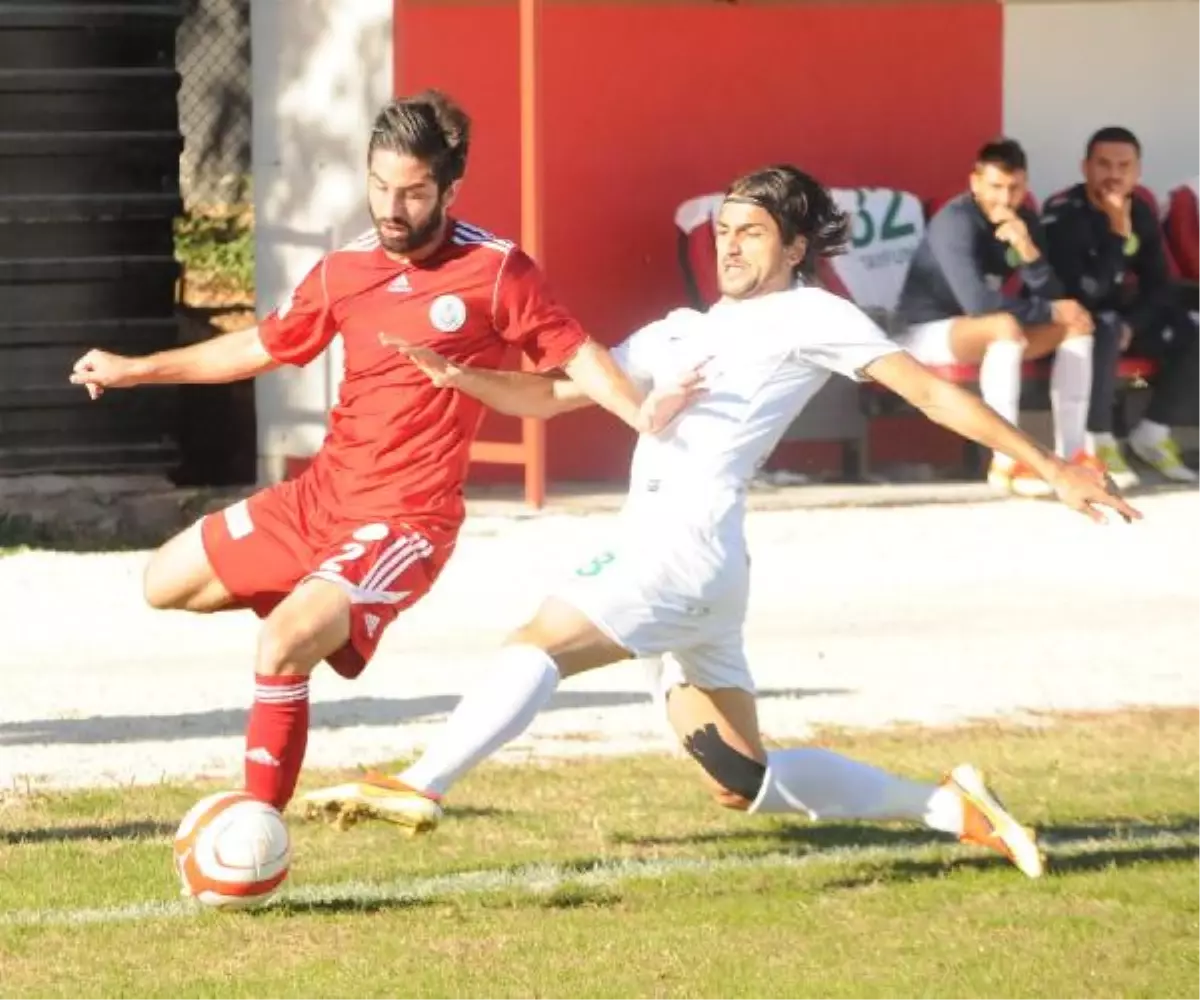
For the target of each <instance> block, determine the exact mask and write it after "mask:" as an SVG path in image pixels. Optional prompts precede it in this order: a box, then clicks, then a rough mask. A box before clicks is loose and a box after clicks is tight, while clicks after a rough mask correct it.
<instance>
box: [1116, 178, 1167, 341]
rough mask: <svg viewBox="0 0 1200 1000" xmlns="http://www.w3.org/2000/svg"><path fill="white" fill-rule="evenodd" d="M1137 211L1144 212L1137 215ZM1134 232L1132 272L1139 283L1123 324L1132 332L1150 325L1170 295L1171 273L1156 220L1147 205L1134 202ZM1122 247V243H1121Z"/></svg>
mask: <svg viewBox="0 0 1200 1000" xmlns="http://www.w3.org/2000/svg"><path fill="white" fill-rule="evenodd" d="M1139 208H1145V209H1146V210H1145V211H1144V212H1139V211H1138V209H1139ZM1133 221H1134V226H1133V231H1134V233H1136V234H1137V238H1138V242H1139V243H1140V247H1139V250H1138V255H1137V258H1136V260H1135V262H1134V266H1133V270H1134V273H1135V274H1136V275H1137V279H1138V290H1137V302H1136V303H1135V304H1134V306H1133V308H1132V309H1130V310H1129V312H1128V313H1127V314H1126V317H1125V319H1126V322H1127V323H1128V324H1129V325H1130V326H1131V327H1133V329H1135V330H1140V329H1143V328H1144V327H1145V326H1146V325H1148V324H1149V322H1150V318H1151V316H1152V314H1153V313H1154V312H1155V311H1156V310H1157V309H1158V308H1159V307H1160V306H1161V304H1162V302H1163V300H1164V299H1166V298H1169V297H1170V295H1171V272H1170V271H1169V270H1168V269H1167V255H1166V250H1165V248H1164V245H1163V239H1164V237H1163V233H1162V230H1161V229H1160V228H1159V226H1158V219H1157V218H1156V217H1155V214H1154V212H1153V210H1151V209H1150V207H1149V206H1148V205H1142V204H1141V203H1140V202H1138V201H1137V199H1136V198H1135V199H1134V212H1133ZM1122 245H1124V241H1122Z"/></svg>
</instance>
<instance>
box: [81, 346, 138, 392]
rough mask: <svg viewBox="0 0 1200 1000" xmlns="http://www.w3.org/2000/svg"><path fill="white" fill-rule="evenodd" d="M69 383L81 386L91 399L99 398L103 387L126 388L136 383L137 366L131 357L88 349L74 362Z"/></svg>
mask: <svg viewBox="0 0 1200 1000" xmlns="http://www.w3.org/2000/svg"><path fill="white" fill-rule="evenodd" d="M71 384H72V385H81V386H83V387H84V388H85V389H87V392H88V395H89V396H91V397H92V399H99V398H100V397H101V396H102V395H103V394H104V390H105V389H128V388H130V387H131V386H135V385H137V384H138V378H137V366H136V364H135V362H134V359H133V358H126V357H123V356H121V355H120V354H109V353H108V351H95V350H93V351H88V352H87V354H85V355H84V356H83V357H82V358H80V359H79V360H78V361H76V362H75V367H74V368H73V369H72V370H71Z"/></svg>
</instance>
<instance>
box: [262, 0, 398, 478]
mask: <svg viewBox="0 0 1200 1000" xmlns="http://www.w3.org/2000/svg"><path fill="white" fill-rule="evenodd" d="M392 3H393V0H254V2H253V3H252V4H251V5H250V20H251V24H250V28H251V44H252V50H253V58H252V60H251V62H252V68H253V73H252V83H253V102H254V103H253V107H254V127H253V156H252V158H253V168H254V207H255V213H256V219H255V226H256V228H255V267H256V274H255V281H256V284H257V289H258V296H257V298H258V315H259V317H260V318H261V317H262V316H264V315H266V314H267V313H268V312H269V311H270V310H271V309H273V308H274V307H275V305H276V304H278V303H279V302H280V301H281V300H282V299H283V297H284V295H286V294H287V292H288V291H289V290H290V289H291V288H292V286H294V285H295V284H296V283H297V282H298V281H299V280H300V279H301V278H302V277H303V276H304V274H305V272H306V271H307V270H308V269H309V268H310V267H311V266H312V265H313V264H314V263H315V262H316V261H317V260H318V259H319V258H320V256H321V254H322V253H324V252H325V251H326V250H329V249H331V248H333V247H336V246H339V245H341V244H342V243H345V242H346V241H347V240H349V239H351V238H353V237H354V236H355V235H357V234H358V233H359V232H362V231H363V230H365V229H366V228H367V227H368V226H369V225H370V221H369V217H368V215H367V212H366V148H367V140H368V138H369V133H370V127H371V121H372V119H373V118H374V116H375V112H376V111H378V109H379V108H380V107H381V106H382V105H383V104H384V103H385V102H386V101H388V100H389V99H390V98H391V96H392ZM340 346H341V345H340V341H336V342H335V346H334V347H333V348H332V349H331V350H329V351H327V352H326V353H325V354H324V355H323V356H322V357H320V358H318V359H317V360H316V361H314V362H313V363H312V364H311V365H309V366H308V367H307V368H306V369H304V370H302V371H301V370H297V369H294V368H285V369H283V370H281V371H278V372H274V373H271V374H270V375H267V376H264V377H263V378H260V379H259V380H258V383H257V386H256V396H255V401H256V404H257V411H258V453H259V473H260V478H262V479H264V480H266V481H276V480H278V479H280V478H282V475H283V463H284V459H285V457H286V456H288V455H312V454H314V453H315V452H316V451H317V449H318V448H319V447H320V445H321V441H322V440H323V439H324V436H325V426H326V415H327V412H328V410H329V407H330V406H331V405H332V404H333V402H334V400H335V399H336V395H337V386H338V383H339V382H340V380H341V373H342V360H341V351H340Z"/></svg>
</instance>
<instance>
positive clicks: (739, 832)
mask: <svg viewBox="0 0 1200 1000" xmlns="http://www.w3.org/2000/svg"><path fill="white" fill-rule="evenodd" d="M1046 721H1047V724H1046V725H1043V726H1038V727H1034V728H1020V727H1013V726H1002V725H999V724H986V725H978V726H974V727H970V728H963V729H953V730H940V731H938V730H894V731H889V732H884V733H866V734H862V733H841V732H838V733H831V734H829V735H828V736H827V738H826V739H825V740H824V742H825V743H827V745H829V746H832V747H834V748H836V749H839V750H841V751H843V752H846V753H851V754H854V755H856V756H858V757H861V758H863V759H867V760H871V761H873V762H876V763H880V764H885V765H887V766H889V767H891V768H893V769H895V770H897V771H900V772H902V773H908V774H913V775H930V774H937V773H940V772H941V771H942V770H943V769H945V768H946V767H948V766H950V765H952V764H954V763H957V762H959V761H960V760H972V761H974V762H975V763H978V764H979V765H980V766H982V767H983V768H984V769H985V770H986V771H987V773H988V774H989V776H990V777H991V778H992V780H993V782H994V783H995V785H996V787H997V789H998V790H999V791H1000V793H1001V794H1002V795H1003V796H1004V797H1005V799H1006V801H1007V802H1008V804H1009V806H1010V807H1011V808H1013V810H1014V811H1015V812H1017V813H1018V815H1020V816H1021V817H1022V818H1023V819H1025V820H1026V821H1028V822H1031V823H1034V824H1036V825H1038V826H1039V827H1040V829H1041V831H1042V835H1043V838H1044V841H1045V843H1046V847H1047V853H1048V855H1049V858H1050V864H1051V873H1050V874H1049V875H1048V876H1047V877H1046V878H1044V879H1042V880H1040V881H1029V880H1027V879H1025V878H1024V877H1023V876H1021V875H1020V874H1019V873H1018V872H1017V871H1016V870H1015V869H1013V868H1011V867H1009V866H1008V865H1007V864H1006V863H1004V862H1003V861H1001V860H1000V859H998V858H994V857H992V856H991V855H988V854H986V853H984V852H980V851H977V850H973V849H969V848H965V847H961V846H959V845H957V844H954V843H953V842H950V841H948V840H946V839H944V838H940V837H938V836H936V835H932V834H928V833H926V832H924V831H922V830H917V829H913V828H907V827H900V826H879V825H876V826H866V825H864V826H859V825H849V824H844V825H828V824H821V825H815V824H809V823H805V822H801V821H799V820H797V821H791V822H787V821H781V820H778V819H769V818H757V817H755V818H751V817H746V816H742V815H738V814H734V813H725V812H722V811H720V810H719V809H717V808H716V807H715V806H712V805H710V804H709V802H708V800H707V798H706V797H705V795H704V793H703V791H702V790H701V788H700V786H699V783H698V782H697V781H696V779H695V775H694V774H693V773H692V768H693V767H694V765H691V764H690V763H689V762H686V761H681V760H676V759H671V758H667V757H639V758H632V759H624V760H605V761H583V762H574V763H564V764H555V765H552V766H542V765H527V766H495V767H488V768H484V769H482V770H481V771H479V772H477V773H476V774H474V775H472V777H471V778H470V779H468V780H467V781H466V782H464V784H463V785H462V786H461V787H460V789H459V790H457V792H456V796H455V798H454V800H453V802H452V806H453V808H452V811H451V812H450V813H449V815H448V817H447V819H446V821H445V822H444V823H443V826H442V828H441V829H440V830H438V832H437V833H435V834H434V835H432V836H429V837H425V838H419V839H409V838H406V837H404V836H402V835H400V834H398V833H397V831H396V830H395V829H393V828H391V827H385V826H382V825H364V826H360V827H357V828H355V829H353V830H351V831H349V832H346V833H339V832H337V831H336V830H333V829H331V828H328V827H325V826H319V825H313V824H306V823H303V822H301V821H299V820H293V822H292V830H293V837H294V849H295V855H296V860H295V863H294V866H293V869H292V875H291V878H290V879H289V881H288V883H287V886H286V892H284V893H282V894H281V896H280V898H279V901H278V902H277V903H276V904H275V905H273V906H272V907H270V908H269V909H267V910H265V911H263V912H260V913H256V914H219V913H210V912H200V913H198V912H195V911H194V910H193V909H192V908H191V907H189V906H187V905H185V904H183V903H182V902H181V901H179V900H178V898H177V886H176V882H175V877H174V874H173V872H172V871H171V866H170V836H171V833H172V832H173V830H174V827H175V825H176V823H177V822H178V819H179V817H180V816H181V815H182V814H183V813H184V812H185V811H186V809H187V808H188V807H189V806H190V805H191V804H192V802H193V801H194V800H195V799H197V798H198V797H199V796H200V795H201V794H204V793H206V792H208V791H211V790H213V789H212V786H211V785H200V784H197V785H192V786H161V787H154V788H135V789H128V790H120V791H111V790H110V791H93V792H79V793H69V794H61V795H60V794H54V795H44V796H42V795H39V796H35V797H32V798H28V797H22V796H16V795H11V796H9V797H8V798H6V799H4V800H3V802H2V803H0V994H2V995H3V996H56V997H66V996H84V997H86V996H108V997H132V996H138V997H160V996H162V997H166V996H173V997H185V996H187V997H190V996H226V997H270V996H289V997H290V996H308V997H323V996H338V997H341V996H356V997H397V996H405V997H423V996H492V997H509V996H527V997H544V996H554V997H576V996H587V997H626V996H630V997H633V996H636V997H715V996H729V997H748V996H756V997H873V996H897V997H899V996H912V997H917V996H920V997H984V996H1005V997H1026V996H1029V997H1034V996H1037V997H1101V996H1113V997H1117V996H1120V997H1187V996H1197V995H1198V994H1197V927H1198V925H1197V894H1198V890H1200V880H1198V866H1197V850H1198V846H1200V839H1198V836H1197V823H1198V812H1200V807H1198V802H1197V795H1198V791H1197V790H1198V784H1197V783H1198V780H1200V769H1198V756H1197V739H1198V735H1200V730H1198V726H1197V713H1196V712H1195V711H1194V710H1192V711H1183V710H1180V711H1165V710H1164V711H1156V712H1130V713H1124V714H1120V715H1111V716H1107V715H1103V716H1102V715H1097V716H1086V717H1083V716H1075V717H1069V718H1056V719H1053V720H1046ZM330 777H331V776H330V775H322V774H310V775H306V777H305V784H306V785H314V784H317V783H323V782H325V781H326V780H328V779H329V778H330Z"/></svg>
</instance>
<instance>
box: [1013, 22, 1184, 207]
mask: <svg viewBox="0 0 1200 1000" xmlns="http://www.w3.org/2000/svg"><path fill="white" fill-rule="evenodd" d="M1198 34H1200V3H1197V0H1084V2H1078V3H1044V2H1010V3H1008V4H1007V5H1006V6H1005V8H1004V81H1005V83H1004V130H1005V132H1007V133H1008V134H1009V135H1011V136H1012V137H1013V138H1015V139H1017V140H1018V141H1020V142H1021V144H1022V145H1023V146H1024V147H1025V149H1026V151H1027V152H1028V153H1029V158H1030V171H1031V174H1032V182H1033V188H1034V191H1035V193H1036V194H1037V195H1038V196H1039V197H1041V198H1044V197H1045V196H1046V195H1048V194H1051V193H1053V192H1054V191H1056V190H1059V189H1061V188H1063V187H1066V186H1067V185H1069V184H1074V183H1075V182H1077V181H1078V180H1079V162H1080V160H1081V159H1082V158H1083V152H1084V147H1085V144H1086V142H1087V137H1088V136H1089V135H1090V134H1091V133H1092V132H1094V131H1095V130H1096V129H1097V128H1100V127H1102V126H1104V125H1124V126H1125V127H1127V128H1130V129H1132V130H1133V131H1134V133H1135V134H1136V135H1137V137H1138V138H1139V139H1140V140H1141V143H1142V147H1143V158H1144V159H1143V169H1144V177H1145V183H1146V184H1147V185H1148V186H1149V187H1150V188H1151V189H1152V190H1153V191H1154V192H1155V193H1156V194H1158V195H1159V196H1160V197H1162V196H1164V195H1165V194H1166V193H1167V190H1168V189H1169V188H1171V187H1174V186H1175V185H1177V184H1179V183H1180V182H1181V181H1183V180H1185V179H1187V178H1189V177H1194V176H1195V175H1196V174H1197V172H1200V154H1198V147H1200V87H1198V83H1197V77H1198V73H1200V68H1198V67H1200V43H1198V40H1197V38H1198Z"/></svg>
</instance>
